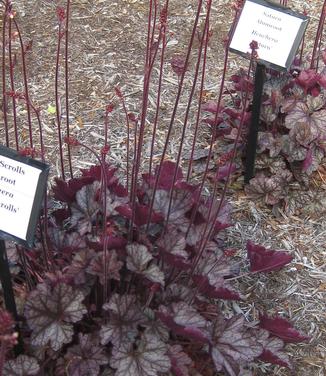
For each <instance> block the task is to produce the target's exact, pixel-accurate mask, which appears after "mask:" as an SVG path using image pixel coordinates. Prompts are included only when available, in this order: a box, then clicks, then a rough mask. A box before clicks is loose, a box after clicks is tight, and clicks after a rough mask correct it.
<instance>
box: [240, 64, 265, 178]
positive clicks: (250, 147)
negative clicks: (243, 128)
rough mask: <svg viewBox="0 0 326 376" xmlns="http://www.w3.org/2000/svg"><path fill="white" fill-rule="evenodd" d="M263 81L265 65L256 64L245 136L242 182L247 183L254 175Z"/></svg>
mask: <svg viewBox="0 0 326 376" xmlns="http://www.w3.org/2000/svg"><path fill="white" fill-rule="evenodd" d="M264 82H265V65H264V64H259V63H258V64H257V66H256V71H255V86H254V96H253V100H252V110H251V122H250V128H249V133H248V138H247V150H246V163H245V175H244V182H245V184H248V183H249V181H250V179H252V178H253V177H254V172H255V160H256V149H257V139H258V129H259V117H260V109H261V102H262V95H263V88H264Z"/></svg>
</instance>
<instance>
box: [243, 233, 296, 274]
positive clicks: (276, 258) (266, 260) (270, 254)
mask: <svg viewBox="0 0 326 376" xmlns="http://www.w3.org/2000/svg"><path fill="white" fill-rule="evenodd" d="M247 253H248V258H249V261H250V271H251V272H260V273H261V272H270V271H273V270H279V269H281V268H282V267H283V266H285V265H287V264H288V263H289V262H291V261H292V259H293V257H292V255H290V254H289V253H287V252H284V251H274V250H268V249H267V248H265V247H263V246H261V245H258V244H254V243H252V242H251V241H250V240H248V242H247Z"/></svg>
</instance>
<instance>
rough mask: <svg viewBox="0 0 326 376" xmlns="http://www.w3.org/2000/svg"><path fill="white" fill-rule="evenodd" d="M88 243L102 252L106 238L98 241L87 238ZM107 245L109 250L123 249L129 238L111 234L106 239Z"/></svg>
mask: <svg viewBox="0 0 326 376" xmlns="http://www.w3.org/2000/svg"><path fill="white" fill-rule="evenodd" d="M87 245H88V246H89V247H90V248H92V249H94V250H95V251H97V252H101V251H103V249H104V239H103V237H102V238H101V239H100V240H99V241H97V242H95V241H91V240H87ZM105 245H106V249H107V250H108V251H109V250H111V249H123V248H125V246H126V245H127V240H126V239H125V238H123V237H121V236H114V235H109V236H107V237H106V239H105Z"/></svg>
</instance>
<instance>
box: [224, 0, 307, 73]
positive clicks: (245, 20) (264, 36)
mask: <svg viewBox="0 0 326 376" xmlns="http://www.w3.org/2000/svg"><path fill="white" fill-rule="evenodd" d="M265 4H266V1H261V4H259V1H257V0H256V1H255V0H254V1H248V0H247V1H246V2H245V4H244V7H243V10H242V13H241V16H240V19H239V22H238V25H237V27H236V30H235V32H234V35H233V38H232V41H231V44H230V48H231V49H233V50H236V51H239V52H240V53H243V54H246V53H249V54H250V53H251V49H250V46H249V45H250V43H251V42H252V41H256V42H257V43H258V47H259V48H258V50H257V53H258V58H259V59H260V60H263V61H266V62H268V63H271V64H274V65H276V66H279V67H282V68H289V64H291V63H292V61H290V62H289V57H291V55H294V54H295V53H296V50H297V48H298V46H299V43H300V40H301V37H302V35H303V31H304V29H305V27H306V25H307V22H308V20H307V18H301V17H299V16H296V15H293V14H291V13H289V12H286V11H284V10H283V9H282V10H280V9H275V8H273V7H271V6H266V5H265ZM301 34H302V35H301ZM293 57H294V56H293Z"/></svg>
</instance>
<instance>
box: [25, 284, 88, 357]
mask: <svg viewBox="0 0 326 376" xmlns="http://www.w3.org/2000/svg"><path fill="white" fill-rule="evenodd" d="M83 300H84V296H83V295H82V293H81V292H80V291H78V290H77V289H73V288H72V287H71V286H68V285H66V284H63V283H59V284H57V285H56V286H54V288H50V287H49V286H48V285H46V284H39V285H37V288H36V289H35V290H33V291H32V292H31V293H30V295H29V297H28V299H27V302H26V305H25V315H26V319H27V323H28V325H29V327H30V328H31V329H32V335H31V343H32V344H33V345H34V346H46V345H50V347H51V348H52V349H53V350H55V351H57V350H59V349H60V348H61V347H62V346H63V345H64V344H65V343H69V342H70V341H71V340H72V336H73V333H74V331H73V326H72V323H75V322H77V321H80V320H81V319H82V317H83V315H84V314H85V313H87V310H86V308H85V307H84V305H83V304H82V301H83Z"/></svg>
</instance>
